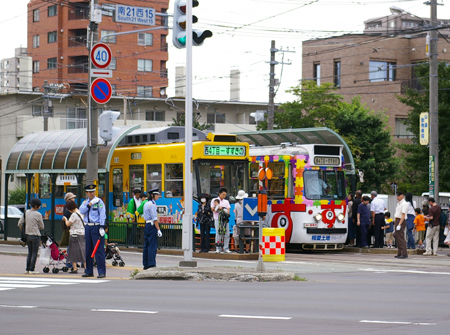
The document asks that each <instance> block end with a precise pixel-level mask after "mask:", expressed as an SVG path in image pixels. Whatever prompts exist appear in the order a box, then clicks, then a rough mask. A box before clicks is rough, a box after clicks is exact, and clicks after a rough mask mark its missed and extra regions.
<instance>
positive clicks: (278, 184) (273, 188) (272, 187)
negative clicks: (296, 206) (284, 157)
mask: <svg viewBox="0 0 450 335" xmlns="http://www.w3.org/2000/svg"><path fill="white" fill-rule="evenodd" d="M268 167H269V169H271V170H272V172H273V176H272V179H270V180H269V181H268V191H267V196H268V197H269V198H271V199H278V198H279V199H284V198H285V196H284V185H285V178H284V171H285V163H284V162H272V163H269V165H268Z"/></svg>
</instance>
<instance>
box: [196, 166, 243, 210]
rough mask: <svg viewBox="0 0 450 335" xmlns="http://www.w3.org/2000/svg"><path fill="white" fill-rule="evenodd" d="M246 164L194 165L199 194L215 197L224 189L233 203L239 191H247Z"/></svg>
mask: <svg viewBox="0 0 450 335" xmlns="http://www.w3.org/2000/svg"><path fill="white" fill-rule="evenodd" d="M245 166H248V163H247V162H245V163H244V162H233V161H230V162H228V161H227V162H223V161H221V162H220V164H218V162H213V161H200V162H198V163H197V164H196V167H197V169H198V176H199V181H200V192H199V193H206V194H209V195H210V196H211V197H217V196H218V194H219V189H220V188H221V187H226V188H227V189H228V197H229V200H230V203H234V202H235V199H234V197H235V196H236V194H237V193H238V191H239V190H245V191H246V190H247V180H248V175H247V170H248V169H246V168H245Z"/></svg>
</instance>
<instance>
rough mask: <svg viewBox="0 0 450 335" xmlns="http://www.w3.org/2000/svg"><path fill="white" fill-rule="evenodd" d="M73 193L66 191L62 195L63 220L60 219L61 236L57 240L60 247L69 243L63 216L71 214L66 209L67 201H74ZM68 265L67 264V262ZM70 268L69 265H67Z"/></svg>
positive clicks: (67, 229) (68, 216)
mask: <svg viewBox="0 0 450 335" xmlns="http://www.w3.org/2000/svg"><path fill="white" fill-rule="evenodd" d="M75 198H76V196H75V194H73V193H72V192H67V193H66V195H65V196H64V201H65V202H66V203H65V204H64V208H63V220H62V230H63V231H62V236H61V241H60V242H59V246H60V247H67V246H68V245H69V237H70V234H69V227H67V226H66V224H65V223H64V218H66V219H69V218H70V216H71V215H72V213H70V212H69V210H68V209H67V203H68V202H69V201H70V200H73V201H75ZM68 265H69V264H68ZM69 268H70V266H69Z"/></svg>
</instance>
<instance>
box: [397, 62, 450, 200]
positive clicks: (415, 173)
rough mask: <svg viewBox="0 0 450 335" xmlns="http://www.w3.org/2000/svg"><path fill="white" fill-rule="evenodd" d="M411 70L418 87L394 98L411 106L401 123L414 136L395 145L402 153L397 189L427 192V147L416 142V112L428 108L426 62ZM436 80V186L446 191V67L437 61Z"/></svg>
mask: <svg viewBox="0 0 450 335" xmlns="http://www.w3.org/2000/svg"><path fill="white" fill-rule="evenodd" d="M414 71H415V74H416V77H417V79H418V83H419V84H420V86H421V88H420V89H419V90H416V89H409V90H408V91H407V92H406V94H405V95H404V96H399V97H398V99H399V100H400V101H401V102H402V103H404V104H405V105H407V106H409V107H411V109H410V112H409V115H408V119H407V120H406V122H405V124H406V125H407V127H408V130H409V131H411V132H412V133H413V135H414V137H413V138H412V143H411V144H400V145H399V148H400V149H401V150H403V152H404V154H403V155H402V157H401V159H402V163H403V164H402V169H401V171H400V174H401V179H402V183H400V184H399V188H400V189H404V190H405V189H406V190H408V191H409V192H413V193H414V194H419V193H422V192H426V191H428V172H429V168H428V159H429V147H428V146H424V145H420V143H419V131H420V130H419V118H420V113H423V112H428V111H429V65H428V64H422V65H420V66H417V67H416V68H415V69H414ZM438 80H439V94H438V113H439V185H440V186H439V189H440V191H442V192H445V191H449V190H450V170H449V169H448V168H447V167H448V166H449V164H450V146H449V145H448V143H449V142H450V118H449V116H450V90H449V88H450V67H449V66H447V65H446V64H445V63H440V64H439V67H438ZM420 86H419V87H420Z"/></svg>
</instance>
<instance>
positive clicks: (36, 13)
mask: <svg viewBox="0 0 450 335" xmlns="http://www.w3.org/2000/svg"><path fill="white" fill-rule="evenodd" d="M33 22H39V9H35V10H33Z"/></svg>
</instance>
